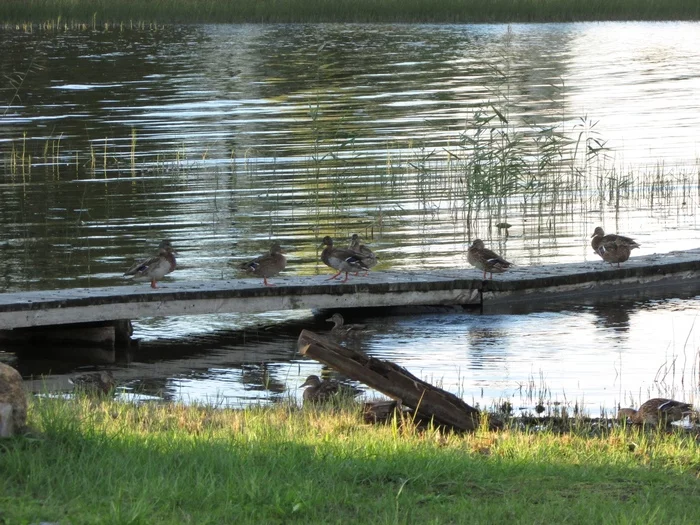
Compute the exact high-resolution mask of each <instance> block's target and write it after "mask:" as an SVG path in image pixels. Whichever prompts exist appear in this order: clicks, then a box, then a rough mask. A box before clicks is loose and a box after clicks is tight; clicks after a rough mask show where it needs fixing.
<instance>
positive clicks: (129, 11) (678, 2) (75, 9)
mask: <svg viewBox="0 0 700 525" xmlns="http://www.w3.org/2000/svg"><path fill="white" fill-rule="evenodd" d="M640 20H647V21H653V20H657V21H670V20H700V4H699V3H698V2H697V1H696V0H668V1H665V2H659V1H657V0H596V1H589V2H581V1H580V0H466V1H465V0H441V1H440V2H434V1H433V0H276V1H271V0H267V1H260V0H235V1H230V2H223V1H221V0H149V1H147V2H144V1H143V0H114V1H111V0H97V1H96V0H3V2H0V21H2V22H3V23H4V27H5V29H8V28H9V27H11V26H17V27H19V28H24V29H25V30H26V29H27V28H31V27H33V26H34V24H38V25H39V26H40V27H44V28H54V29H60V28H64V27H79V26H85V27H91V28H93V29H94V28H98V27H99V28H105V27H111V26H113V25H117V26H122V27H123V25H124V24H126V25H129V24H131V25H132V26H133V25H134V24H136V23H137V22H136V21H138V23H137V24H138V25H139V26H140V27H142V26H144V25H150V24H168V23H172V24H181V23H323V22H354V23H448V24H451V23H518V22H523V23H525V22H584V21H640Z"/></svg>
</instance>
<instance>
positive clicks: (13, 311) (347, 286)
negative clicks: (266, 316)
mask: <svg viewBox="0 0 700 525" xmlns="http://www.w3.org/2000/svg"><path fill="white" fill-rule="evenodd" d="M481 277H482V274H481V272H480V271H478V270H475V269H473V268H464V269H459V270H436V271H416V272H395V271H390V272H371V273H370V275H369V276H367V277H362V276H360V277H352V276H351V278H350V280H349V281H348V282H347V283H340V282H338V281H328V280H326V279H327V278H328V275H318V276H311V277H282V278H276V279H274V282H275V283H276V285H277V286H275V287H269V288H268V287H264V286H262V283H261V281H260V279H232V280H221V281H208V282H178V280H177V272H176V273H174V274H173V277H172V281H165V282H163V283H161V287H160V288H159V289H156V290H152V289H151V288H150V287H149V286H148V284H147V283H146V284H141V285H138V286H133V285H128V286H111V287H101V288H72V289H64V290H45V291H29V292H17V293H2V294H0V330H13V329H18V328H25V327H39V326H55V325H66V324H74V323H89V322H104V321H115V320H135V319H139V318H142V317H157V316H182V315H199V314H213V313H230V312H247V313H256V312H266V311H276V310H298V309H335V308H363V307H395V306H416V305H474V306H479V305H488V304H498V303H501V302H513V301H523V300H526V301H545V300H549V299H550V298H552V297H554V296H570V295H574V294H595V293H610V291H611V290H618V291H622V290H625V289H635V290H639V289H640V288H645V287H650V286H668V285H674V286H684V285H686V284H690V283H691V282H693V281H696V282H700V249H695V250H688V251H683V252H671V253H666V254H653V255H646V256H641V257H634V258H632V259H630V260H629V261H627V262H626V263H624V264H623V265H622V268H620V269H617V268H613V267H611V266H610V265H608V264H606V263H603V262H602V261H594V262H588V263H569V264H554V265H545V266H537V267H529V266H520V267H516V268H514V269H512V270H511V271H508V272H507V273H504V274H496V275H494V278H493V280H486V281H484V280H482V278H481Z"/></svg>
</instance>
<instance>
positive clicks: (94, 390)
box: [68, 370, 117, 396]
mask: <svg viewBox="0 0 700 525" xmlns="http://www.w3.org/2000/svg"><path fill="white" fill-rule="evenodd" d="M68 381H69V382H70V383H72V384H73V385H75V390H76V391H80V392H82V393H84V394H86V395H105V396H106V395H110V394H113V393H114V389H115V388H116V386H117V382H116V381H115V380H114V376H112V373H111V372H109V371H108V370H102V371H101V372H88V373H85V374H80V375H77V376H75V377H73V378H70V379H68Z"/></svg>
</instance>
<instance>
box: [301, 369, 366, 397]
mask: <svg viewBox="0 0 700 525" xmlns="http://www.w3.org/2000/svg"><path fill="white" fill-rule="evenodd" d="M304 387H306V390H304V402H305V403H307V402H308V403H328V402H330V401H333V400H336V399H341V398H345V399H352V398H353V397H355V396H356V395H358V394H360V393H361V392H362V391H361V390H358V389H357V388H355V387H352V386H350V385H344V384H342V383H339V382H338V381H334V380H332V379H324V380H323V381H321V378H319V377H318V376H317V375H310V376H309V377H307V378H306V381H304V383H303V384H302V385H301V386H300V387H299V388H304Z"/></svg>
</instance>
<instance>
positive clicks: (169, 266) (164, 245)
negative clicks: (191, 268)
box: [124, 239, 177, 288]
mask: <svg viewBox="0 0 700 525" xmlns="http://www.w3.org/2000/svg"><path fill="white" fill-rule="evenodd" d="M175 255H177V252H176V251H175V250H173V245H172V243H171V242H170V241H169V240H167V239H166V240H164V241H161V243H160V244H159V245H158V255H156V256H155V257H151V258H149V259H146V260H144V261H140V262H137V263H135V264H134V265H133V266H132V267H131V268H129V269H128V270H127V271H126V272H125V273H124V275H133V276H134V281H151V288H158V286H157V285H156V281H159V280H160V279H162V278H163V277H164V276H165V275H167V274H169V273H170V272H172V271H173V270H174V269H175V266H176V262H175Z"/></svg>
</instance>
